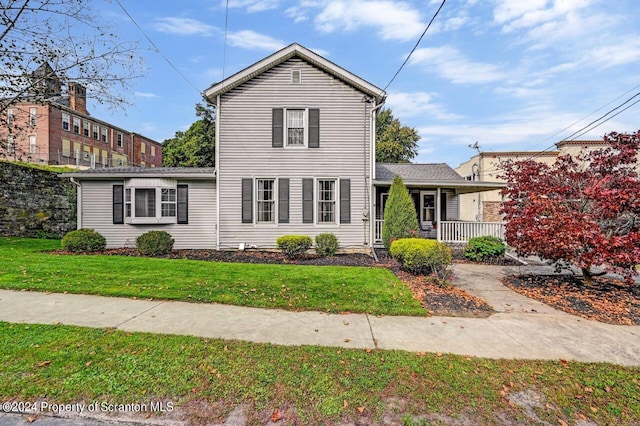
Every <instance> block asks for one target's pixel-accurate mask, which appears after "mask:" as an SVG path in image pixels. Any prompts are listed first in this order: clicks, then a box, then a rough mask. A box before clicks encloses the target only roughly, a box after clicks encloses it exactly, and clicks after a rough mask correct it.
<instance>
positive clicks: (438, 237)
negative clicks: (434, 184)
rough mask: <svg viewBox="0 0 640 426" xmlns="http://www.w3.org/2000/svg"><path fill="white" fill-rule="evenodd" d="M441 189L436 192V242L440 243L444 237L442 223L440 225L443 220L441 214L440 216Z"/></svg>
mask: <svg viewBox="0 0 640 426" xmlns="http://www.w3.org/2000/svg"><path fill="white" fill-rule="evenodd" d="M440 196H441V193H440V187H438V189H437V190H436V223H437V227H436V241H440V240H441V236H442V223H440V219H441V216H442V215H441V214H440V203H441V200H440Z"/></svg>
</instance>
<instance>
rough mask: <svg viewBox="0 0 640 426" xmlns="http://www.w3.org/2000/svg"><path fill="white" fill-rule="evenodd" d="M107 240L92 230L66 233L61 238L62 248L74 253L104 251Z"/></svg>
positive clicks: (84, 229) (86, 229) (85, 229)
mask: <svg viewBox="0 0 640 426" xmlns="http://www.w3.org/2000/svg"><path fill="white" fill-rule="evenodd" d="M106 246H107V240H106V239H105V238H104V237H103V236H102V235H101V234H100V233H99V232H96V231H94V230H93V229H89V228H83V229H78V230H76V231H71V232H67V234H66V235H65V236H64V237H63V238H62V248H63V249H65V250H68V251H72V252H75V253H89V252H94V251H100V250H104V249H105V247H106Z"/></svg>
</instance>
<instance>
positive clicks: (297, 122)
mask: <svg viewBox="0 0 640 426" xmlns="http://www.w3.org/2000/svg"><path fill="white" fill-rule="evenodd" d="M271 113H272V116H271V117H272V122H271V127H272V131H271V146H272V147H274V148H282V147H298V148H299V147H308V148H320V110H319V109H317V108H291V109H289V108H273V109H272V111H271Z"/></svg>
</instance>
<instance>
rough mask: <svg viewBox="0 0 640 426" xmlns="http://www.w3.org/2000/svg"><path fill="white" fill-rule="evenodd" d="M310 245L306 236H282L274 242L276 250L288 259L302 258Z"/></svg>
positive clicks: (311, 242) (310, 241)
mask: <svg viewBox="0 0 640 426" xmlns="http://www.w3.org/2000/svg"><path fill="white" fill-rule="evenodd" d="M312 244H313V241H312V240H311V237H310V236H308V235H283V236H282V237H278V239H277V240H276V245H277V247H278V249H280V251H281V252H282V253H283V254H284V255H285V256H286V257H287V258H289V259H297V258H299V257H302V256H303V255H304V253H305V252H306V251H307V250H309V248H311V245H312Z"/></svg>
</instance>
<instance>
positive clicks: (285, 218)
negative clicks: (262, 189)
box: [278, 178, 289, 223]
mask: <svg viewBox="0 0 640 426" xmlns="http://www.w3.org/2000/svg"><path fill="white" fill-rule="evenodd" d="M278 223H289V179H288V178H280V179H278Z"/></svg>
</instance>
